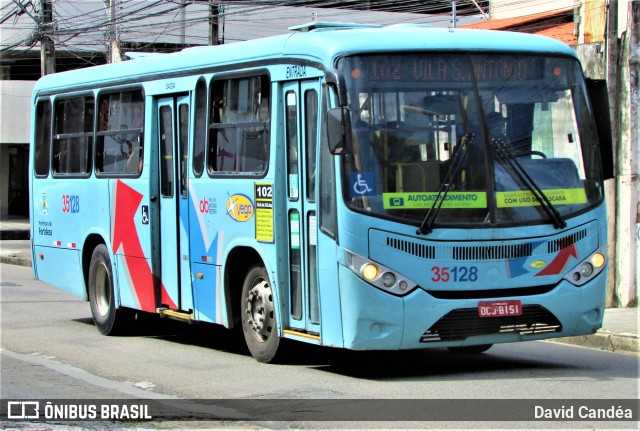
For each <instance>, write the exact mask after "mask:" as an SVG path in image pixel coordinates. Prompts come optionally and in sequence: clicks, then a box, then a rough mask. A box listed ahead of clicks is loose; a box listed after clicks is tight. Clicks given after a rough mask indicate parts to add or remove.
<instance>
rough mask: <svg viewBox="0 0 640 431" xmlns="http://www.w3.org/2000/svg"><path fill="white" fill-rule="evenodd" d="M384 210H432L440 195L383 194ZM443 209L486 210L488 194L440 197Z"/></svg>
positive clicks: (465, 193) (460, 194)
mask: <svg viewBox="0 0 640 431" xmlns="http://www.w3.org/2000/svg"><path fill="white" fill-rule="evenodd" d="M382 197H383V199H384V205H383V206H384V209H386V210H394V209H425V208H431V207H432V206H433V204H434V203H436V200H438V193H434V192H431V193H383V195H382ZM439 200H440V201H442V208H445V209H447V208H463V209H466V208H486V207H487V194H486V193H485V192H449V193H447V194H446V196H444V199H443V195H440V199H439Z"/></svg>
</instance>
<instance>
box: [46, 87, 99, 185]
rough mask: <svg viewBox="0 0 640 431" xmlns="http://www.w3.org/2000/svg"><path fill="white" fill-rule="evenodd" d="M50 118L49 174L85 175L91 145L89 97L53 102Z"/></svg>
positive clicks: (92, 112)
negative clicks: (50, 157) (50, 172)
mask: <svg viewBox="0 0 640 431" xmlns="http://www.w3.org/2000/svg"><path fill="white" fill-rule="evenodd" d="M54 115H55V124H54V132H53V174H54V175H74V174H76V175H77V174H85V175H86V174H89V173H90V171H91V151H92V149H91V144H92V143H93V117H94V102H93V96H83V97H74V98H68V99H67V98H64V99H57V100H56V102H55V107H54Z"/></svg>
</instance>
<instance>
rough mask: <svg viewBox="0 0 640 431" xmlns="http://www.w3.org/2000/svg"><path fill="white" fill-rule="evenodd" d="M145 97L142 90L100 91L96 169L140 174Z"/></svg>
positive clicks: (113, 172)
mask: <svg viewBox="0 0 640 431" xmlns="http://www.w3.org/2000/svg"><path fill="white" fill-rule="evenodd" d="M143 133H144V97H143V95H142V91H141V90H135V91H123V92H119V93H107V94H101V95H100V97H99V98H98V133H97V134H96V172H97V173H98V174H102V175H109V176H112V175H117V176H127V175H130V176H131V175H138V174H139V173H140V172H141V171H142V154H143V151H142V150H143V142H144V139H143V138H144V135H143Z"/></svg>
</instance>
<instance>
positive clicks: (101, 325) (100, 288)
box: [89, 244, 132, 335]
mask: <svg viewBox="0 0 640 431" xmlns="http://www.w3.org/2000/svg"><path fill="white" fill-rule="evenodd" d="M89 304H90V305H91V314H92V315H93V321H94V322H95V324H96V327H97V328H98V330H99V331H100V333H101V334H103V335H118V334H122V333H123V332H124V329H125V327H126V326H127V324H128V323H130V322H129V320H130V319H129V318H130V317H131V316H132V315H131V313H130V310H126V309H117V308H116V303H115V295H114V290H113V272H112V270H111V259H110V258H109V251H108V250H107V247H106V246H105V245H104V244H99V245H98V246H97V247H96V248H95V249H94V250H93V254H92V255H91V263H90V264H89Z"/></svg>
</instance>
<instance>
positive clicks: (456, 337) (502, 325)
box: [420, 305, 562, 343]
mask: <svg viewBox="0 0 640 431" xmlns="http://www.w3.org/2000/svg"><path fill="white" fill-rule="evenodd" d="M560 331H562V325H561V324H560V321H558V319H557V318H556V317H555V316H554V315H553V314H551V313H550V312H549V310H547V309H546V308H544V307H541V306H539V305H524V306H523V307H522V315H520V316H507V317H486V318H481V317H478V309H477V308H461V309H458V310H453V311H450V312H449V313H448V314H447V315H445V316H444V317H442V318H441V319H440V320H438V321H437V322H436V323H435V324H434V325H433V326H431V328H429V329H427V330H426V331H425V333H424V334H422V336H421V337H420V342H421V343H432V342H437V341H460V340H464V339H466V338H467V337H473V336H475V335H491V334H509V333H518V334H520V335H533V334H542V333H549V332H560Z"/></svg>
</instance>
